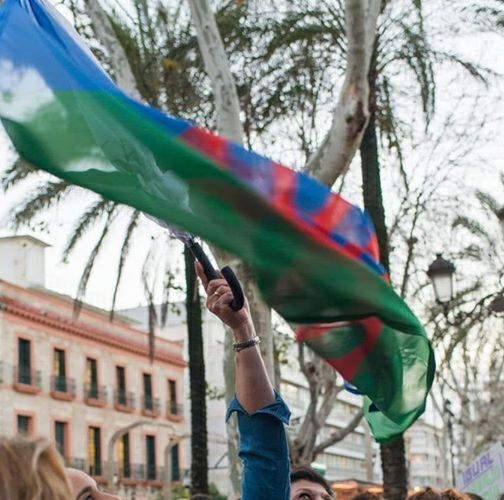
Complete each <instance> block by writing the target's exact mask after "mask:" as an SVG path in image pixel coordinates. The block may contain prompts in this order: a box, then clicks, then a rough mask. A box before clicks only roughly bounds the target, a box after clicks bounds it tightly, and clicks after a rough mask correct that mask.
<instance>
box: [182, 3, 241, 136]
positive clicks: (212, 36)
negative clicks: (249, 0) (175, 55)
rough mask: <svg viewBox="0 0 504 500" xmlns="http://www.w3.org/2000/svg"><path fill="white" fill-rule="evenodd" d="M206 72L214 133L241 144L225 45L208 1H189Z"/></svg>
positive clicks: (238, 116) (237, 111)
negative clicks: (214, 117) (211, 94)
mask: <svg viewBox="0 0 504 500" xmlns="http://www.w3.org/2000/svg"><path fill="white" fill-rule="evenodd" d="M188 3H189V7H190V9H191V15H192V19H193V23H194V27H195V28H196V34H197V36H198V44H199V48H200V51H201V55H202V56H203V61H204V62H205V69H206V71H207V73H208V76H209V77H210V80H211V82H212V87H213V91H214V99H215V109H216V110H217V131H218V132H219V133H220V134H222V135H224V136H225V137H227V138H228V139H231V140H232V141H234V142H237V143H238V144H242V143H243V127H242V124H241V121H240V103H239V101H238V94H237V92H236V85H235V82H234V78H233V75H232V74H231V70H230V69H229V63H228V59H227V56H226V52H225V50H224V44H223V43H222V38H221V36H220V33H219V28H218V27H217V23H216V21H215V16H214V14H213V12H212V10H211V8H210V5H209V3H208V0H188Z"/></svg>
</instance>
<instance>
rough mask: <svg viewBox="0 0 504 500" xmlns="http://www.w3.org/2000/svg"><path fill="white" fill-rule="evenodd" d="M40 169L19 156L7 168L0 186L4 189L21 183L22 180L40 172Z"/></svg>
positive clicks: (0, 180)
mask: <svg viewBox="0 0 504 500" xmlns="http://www.w3.org/2000/svg"><path fill="white" fill-rule="evenodd" d="M39 172H40V170H38V169H37V168H36V167H34V166H33V165H32V164H31V163H28V162H27V161H25V160H23V159H22V158H18V159H17V160H16V161H15V162H14V163H13V164H12V165H11V166H10V167H9V168H7V170H6V171H5V172H4V174H3V176H2V178H1V179H0V186H1V187H2V189H3V190H4V191H7V190H9V189H10V188H12V187H14V186H16V185H17V184H19V183H20V182H21V181H22V180H24V179H26V178H27V177H30V176H31V175H33V174H38V173H39Z"/></svg>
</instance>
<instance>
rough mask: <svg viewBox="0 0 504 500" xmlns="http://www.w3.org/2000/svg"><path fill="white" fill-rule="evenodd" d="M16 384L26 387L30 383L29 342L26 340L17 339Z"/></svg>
mask: <svg viewBox="0 0 504 500" xmlns="http://www.w3.org/2000/svg"><path fill="white" fill-rule="evenodd" d="M18 382H19V383H20V384H28V385H30V384H31V383H32V373H31V342H30V341H29V340H26V339H18Z"/></svg>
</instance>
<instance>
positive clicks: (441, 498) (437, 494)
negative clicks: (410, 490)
mask: <svg viewBox="0 0 504 500" xmlns="http://www.w3.org/2000/svg"><path fill="white" fill-rule="evenodd" d="M468 499H469V496H468V495H467V494H466V493H462V492H460V491H457V490H454V489H452V488H449V489H447V490H443V491H437V490H433V489H432V488H425V490H423V491H419V492H417V493H414V494H413V495H410V496H409V497H408V500H468Z"/></svg>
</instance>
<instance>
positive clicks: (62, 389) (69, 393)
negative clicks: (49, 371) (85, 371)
mask: <svg viewBox="0 0 504 500" xmlns="http://www.w3.org/2000/svg"><path fill="white" fill-rule="evenodd" d="M51 397H53V398H54V399H59V400H61V401H72V400H73V399H74V398H75V380H74V379H73V378H68V377H61V376H59V375H53V376H52V377H51Z"/></svg>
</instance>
